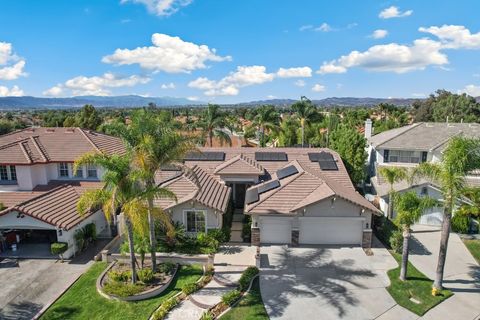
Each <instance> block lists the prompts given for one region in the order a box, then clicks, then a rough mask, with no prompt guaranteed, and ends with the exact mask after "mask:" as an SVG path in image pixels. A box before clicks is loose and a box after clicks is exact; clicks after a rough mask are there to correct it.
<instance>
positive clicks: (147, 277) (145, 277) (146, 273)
mask: <svg viewBox="0 0 480 320" xmlns="http://www.w3.org/2000/svg"><path fill="white" fill-rule="evenodd" d="M138 279H139V280H140V281H142V282H143V283H150V282H152V281H153V279H154V274H153V271H152V269H149V268H147V269H141V270H138Z"/></svg>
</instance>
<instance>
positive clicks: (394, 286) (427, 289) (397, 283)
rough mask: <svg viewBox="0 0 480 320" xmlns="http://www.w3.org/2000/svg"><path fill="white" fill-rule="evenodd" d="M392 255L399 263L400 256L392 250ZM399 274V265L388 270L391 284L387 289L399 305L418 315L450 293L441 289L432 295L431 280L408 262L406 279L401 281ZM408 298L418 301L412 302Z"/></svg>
mask: <svg viewBox="0 0 480 320" xmlns="http://www.w3.org/2000/svg"><path fill="white" fill-rule="evenodd" d="M392 255H393V257H394V258H395V259H396V260H397V262H398V263H399V265H400V262H401V260H402V256H401V255H400V254H396V253H393V252H392ZM399 276H400V266H398V267H397V268H395V269H392V270H389V271H388V277H389V278H390V282H391V284H390V286H389V287H388V288H387V291H388V292H389V293H390V295H391V296H392V297H393V299H394V300H395V301H396V302H397V303H398V304H399V305H401V306H402V307H404V308H407V309H408V310H410V311H412V312H414V313H416V314H418V315H419V316H421V315H423V314H425V313H426V312H427V311H428V310H430V309H431V308H433V307H434V306H436V305H437V304H439V303H440V302H442V301H443V300H445V299H447V298H448V297H450V296H451V295H452V292H451V291H450V290H442V291H441V292H440V295H438V296H435V297H434V296H432V284H433V281H432V280H430V279H429V278H427V277H426V276H425V275H424V274H423V273H421V272H420V271H418V270H417V269H416V268H415V267H414V266H413V265H412V264H411V263H410V262H409V263H408V270H407V280H406V281H401V280H400V279H399ZM410 298H413V299H415V300H417V301H418V302H419V303H415V302H413V301H412V300H410Z"/></svg>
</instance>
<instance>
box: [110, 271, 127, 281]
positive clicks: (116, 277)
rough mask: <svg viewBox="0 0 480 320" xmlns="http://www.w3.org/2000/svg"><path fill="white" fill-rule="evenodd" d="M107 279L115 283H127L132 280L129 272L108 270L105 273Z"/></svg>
mask: <svg viewBox="0 0 480 320" xmlns="http://www.w3.org/2000/svg"><path fill="white" fill-rule="evenodd" d="M107 276H108V279H110V280H112V281H117V282H127V281H129V280H130V279H131V278H132V272H131V271H128V270H127V271H119V270H110V271H108V273H107Z"/></svg>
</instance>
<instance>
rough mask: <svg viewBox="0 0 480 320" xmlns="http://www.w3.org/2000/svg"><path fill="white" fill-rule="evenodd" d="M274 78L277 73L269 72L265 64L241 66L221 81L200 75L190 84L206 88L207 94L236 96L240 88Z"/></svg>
mask: <svg viewBox="0 0 480 320" xmlns="http://www.w3.org/2000/svg"><path fill="white" fill-rule="evenodd" d="M274 78H275V74H274V73H267V72H266V68H265V67H264V66H239V67H237V70H236V71H235V72H230V74H229V75H228V76H226V77H224V78H223V79H221V80H219V81H214V80H210V79H208V78H205V77H200V78H197V79H195V80H193V81H191V82H190V83H189V84H188V86H189V87H191V88H196V89H201V90H204V94H205V95H206V96H236V95H238V93H239V92H240V90H239V88H242V87H247V86H251V85H255V84H262V83H265V82H270V81H272V80H273V79H274Z"/></svg>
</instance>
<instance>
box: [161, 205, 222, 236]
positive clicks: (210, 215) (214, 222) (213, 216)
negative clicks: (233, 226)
mask: <svg viewBox="0 0 480 320" xmlns="http://www.w3.org/2000/svg"><path fill="white" fill-rule="evenodd" d="M190 209H195V210H205V211H206V213H207V219H206V220H207V221H206V225H207V229H218V228H221V227H222V221H223V220H222V213H221V212H219V211H217V212H215V210H213V209H211V208H208V207H206V206H204V205H202V204H200V203H198V202H193V203H192V202H188V203H182V204H179V205H178V206H176V207H174V208H172V209H170V210H169V213H170V215H171V217H172V220H173V221H178V222H180V223H182V224H183V225H185V223H186V221H185V219H186V218H185V215H184V212H185V211H186V210H190Z"/></svg>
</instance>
